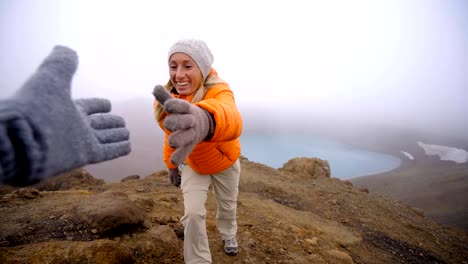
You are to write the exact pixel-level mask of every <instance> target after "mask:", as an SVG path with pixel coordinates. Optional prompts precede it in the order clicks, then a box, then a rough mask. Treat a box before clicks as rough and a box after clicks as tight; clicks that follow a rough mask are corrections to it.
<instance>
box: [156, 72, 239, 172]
mask: <svg viewBox="0 0 468 264" xmlns="http://www.w3.org/2000/svg"><path fill="white" fill-rule="evenodd" d="M214 74H216V72H214ZM173 96H174V97H175V98H180V99H184V100H187V101H190V100H191V96H190V97H184V96H179V95H177V94H173ZM156 104H157V101H155V105H156ZM195 105H197V106H199V107H202V108H203V109H205V110H207V111H208V112H209V113H210V114H211V115H212V116H213V117H214V121H215V124H216V128H215V131H214V134H213V136H212V137H211V139H210V140H209V141H202V142H200V143H198V145H196V146H195V148H194V149H193V151H192V153H190V155H189V156H188V157H187V159H186V160H185V163H186V164H188V165H189V166H190V167H191V168H192V169H193V170H195V171H196V172H198V173H199V174H216V173H219V172H221V171H223V170H225V169H227V168H229V167H230V166H231V165H232V164H234V162H235V161H236V160H237V159H238V158H239V156H240V151H241V146H240V140H239V137H240V135H241V133H242V118H241V115H240V112H239V110H238V109H237V106H236V102H235V100H234V95H233V93H232V91H231V89H230V88H229V86H228V85H227V84H225V83H221V84H216V85H215V86H213V87H211V88H210V89H208V91H207V93H206V95H205V98H204V99H203V100H202V101H200V102H198V103H195ZM163 122H164V118H163V119H162V120H161V121H160V122H159V126H160V127H161V128H162V129H163V130H164V131H165V135H164V150H163V151H164V152H163V159H164V162H165V163H166V165H167V167H168V168H169V169H174V168H176V166H175V165H174V164H172V163H171V162H170V157H171V155H172V153H173V152H174V149H173V148H172V147H170V146H169V145H168V137H169V135H170V132H169V131H168V130H167V129H166V128H165V127H164V124H163Z"/></svg>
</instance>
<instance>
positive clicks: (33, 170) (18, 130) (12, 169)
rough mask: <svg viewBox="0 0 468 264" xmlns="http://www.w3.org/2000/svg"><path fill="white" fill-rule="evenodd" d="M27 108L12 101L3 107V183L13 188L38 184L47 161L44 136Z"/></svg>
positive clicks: (0, 142)
mask: <svg viewBox="0 0 468 264" xmlns="http://www.w3.org/2000/svg"><path fill="white" fill-rule="evenodd" d="M25 107H27V106H26V105H23V104H22V103H20V102H18V101H11V100H8V101H3V102H1V106H0V122H1V123H2V127H1V131H0V156H1V158H0V166H1V169H0V170H1V172H0V174H1V175H0V181H1V182H3V183H6V184H9V185H13V186H25V185H30V184H34V183H36V182H38V181H39V180H40V179H41V178H42V176H43V175H42V174H43V172H44V170H45V163H46V158H47V157H46V153H47V149H48V147H47V144H46V140H45V138H44V135H43V134H42V133H41V131H40V130H39V129H37V127H36V126H35V124H34V122H32V120H29V118H28V115H27V114H26V113H24V111H23V110H22V109H24V108H25ZM2 178H3V179H2Z"/></svg>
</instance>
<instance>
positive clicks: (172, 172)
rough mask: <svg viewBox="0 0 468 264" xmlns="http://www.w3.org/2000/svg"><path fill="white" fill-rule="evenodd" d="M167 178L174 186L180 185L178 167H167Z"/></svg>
mask: <svg viewBox="0 0 468 264" xmlns="http://www.w3.org/2000/svg"><path fill="white" fill-rule="evenodd" d="M169 180H171V183H172V184H173V185H174V186H176V187H179V186H180V182H181V180H182V179H181V177H180V173H179V169H178V168H175V169H169Z"/></svg>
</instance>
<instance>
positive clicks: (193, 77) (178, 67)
mask: <svg viewBox="0 0 468 264" xmlns="http://www.w3.org/2000/svg"><path fill="white" fill-rule="evenodd" d="M169 76H170V78H171V82H172V85H173V86H174V87H175V88H176V90H177V93H179V94H180V95H190V94H192V93H193V92H195V91H196V90H197V89H198V88H199V87H200V86H201V84H202V82H203V77H202V73H201V71H200V69H199V68H198V65H197V63H195V61H194V60H193V59H192V58H191V57H190V56H189V55H187V54H185V53H180V52H178V53H174V54H172V56H171V57H170V58H169Z"/></svg>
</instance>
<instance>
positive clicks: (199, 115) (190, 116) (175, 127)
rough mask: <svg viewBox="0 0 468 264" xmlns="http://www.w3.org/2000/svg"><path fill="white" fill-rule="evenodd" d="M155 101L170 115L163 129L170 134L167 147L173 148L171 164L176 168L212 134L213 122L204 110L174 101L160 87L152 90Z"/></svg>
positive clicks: (182, 101)
mask: <svg viewBox="0 0 468 264" xmlns="http://www.w3.org/2000/svg"><path fill="white" fill-rule="evenodd" d="M153 95H154V97H155V98H156V100H157V101H158V102H159V103H160V104H161V105H162V106H163V108H164V111H166V112H168V113H170V115H168V116H166V118H165V119H164V127H166V128H167V130H169V131H171V132H172V133H171V134H170V135H169V138H168V143H169V146H171V147H172V148H175V151H174V153H173V154H172V156H171V163H172V164H174V165H176V166H178V165H179V164H181V163H182V162H184V161H185V159H186V158H187V156H188V155H189V154H190V153H191V152H192V150H193V148H195V146H196V145H197V144H198V143H200V142H201V141H203V140H205V139H206V138H207V137H208V136H210V135H211V134H212V133H213V132H214V126H215V125H214V121H213V118H212V117H211V115H210V113H208V111H206V110H205V109H203V108H201V107H198V106H196V105H193V104H191V103H189V102H187V101H185V100H182V99H175V98H173V97H172V95H171V94H170V93H169V92H168V91H167V90H166V89H164V87H162V86H161V85H156V87H155V88H154V90H153Z"/></svg>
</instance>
